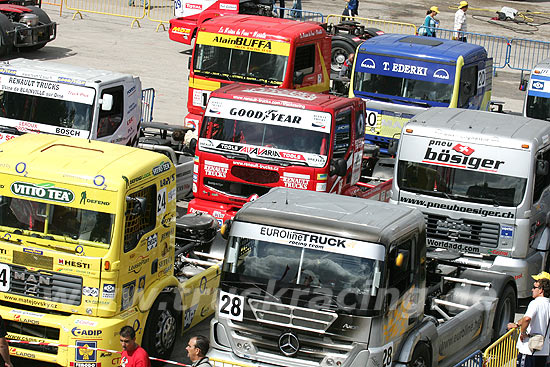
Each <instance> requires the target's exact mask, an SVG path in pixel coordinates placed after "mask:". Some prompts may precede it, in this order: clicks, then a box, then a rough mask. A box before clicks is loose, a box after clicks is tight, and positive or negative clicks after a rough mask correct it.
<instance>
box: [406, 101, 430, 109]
mask: <svg viewBox="0 0 550 367" xmlns="http://www.w3.org/2000/svg"><path fill="white" fill-rule="evenodd" d="M401 102H404V103H409V104H414V105H417V106H420V107H426V108H429V107H431V106H430V104H429V103H427V102H420V101H401Z"/></svg>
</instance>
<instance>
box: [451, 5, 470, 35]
mask: <svg viewBox="0 0 550 367" xmlns="http://www.w3.org/2000/svg"><path fill="white" fill-rule="evenodd" d="M466 10H468V2H467V1H461V2H460V4H459V5H458V10H457V11H456V13H455V25H454V30H455V34H454V38H455V39H456V40H457V41H461V42H466V35H465V34H464V32H466V31H467V28H466Z"/></svg>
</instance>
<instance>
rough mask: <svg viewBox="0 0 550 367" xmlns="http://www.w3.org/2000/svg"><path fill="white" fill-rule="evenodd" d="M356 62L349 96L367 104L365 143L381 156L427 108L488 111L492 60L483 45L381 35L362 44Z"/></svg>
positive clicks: (430, 38)
mask: <svg viewBox="0 0 550 367" xmlns="http://www.w3.org/2000/svg"><path fill="white" fill-rule="evenodd" d="M355 57H356V59H355V63H354V69H353V70H354V71H353V78H352V84H351V86H350V97H360V98H362V99H364V100H365V102H366V105H367V115H366V121H367V129H366V133H365V134H366V135H365V139H366V140H367V142H369V143H371V144H375V145H378V146H380V148H381V149H380V150H381V151H382V152H383V153H387V148H388V146H389V144H390V143H391V142H392V141H394V140H396V139H399V134H400V133H401V128H402V127H403V125H404V124H405V123H406V122H407V121H409V119H410V118H411V117H412V116H414V115H415V114H417V113H419V112H422V111H423V110H425V109H427V108H429V107H434V106H435V107H458V108H465V109H474V110H488V109H489V107H490V100H491V90H492V81H493V79H492V75H493V74H492V66H493V59H492V58H489V57H487V51H486V50H485V48H483V47H482V46H478V45H474V44H471V43H465V42H458V41H452V40H445V39H439V38H433V37H418V36H407V35H399V34H385V35H382V36H380V37H374V38H372V39H370V40H367V41H365V42H363V43H362V44H361V45H360V46H359V48H358V49H357V54H356V56H355Z"/></svg>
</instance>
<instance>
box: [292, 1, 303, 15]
mask: <svg viewBox="0 0 550 367" xmlns="http://www.w3.org/2000/svg"><path fill="white" fill-rule="evenodd" d="M290 16H291V17H292V18H296V19H301V18H302V0H294V2H293V3H292V10H291V12H290Z"/></svg>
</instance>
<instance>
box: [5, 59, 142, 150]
mask: <svg viewBox="0 0 550 367" xmlns="http://www.w3.org/2000/svg"><path fill="white" fill-rule="evenodd" d="M140 117H141V82H140V80H139V78H137V77H134V76H132V75H128V74H120V73H115V72H111V71H105V70H95V69H88V68H82V67H77V66H71V65H67V64H61V63H54V62H48V61H36V60H26V59H15V60H10V61H5V62H3V63H1V64H0V142H3V141H6V140H9V139H12V138H13V137H15V136H17V135H21V134H22V133H26V132H34V133H48V134H56V135H65V136H73V137H77V138H82V139H92V140H100V141H106V142H110V143H117V144H123V145H132V146H135V145H136V144H137V139H138V135H139V123H140Z"/></svg>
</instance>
